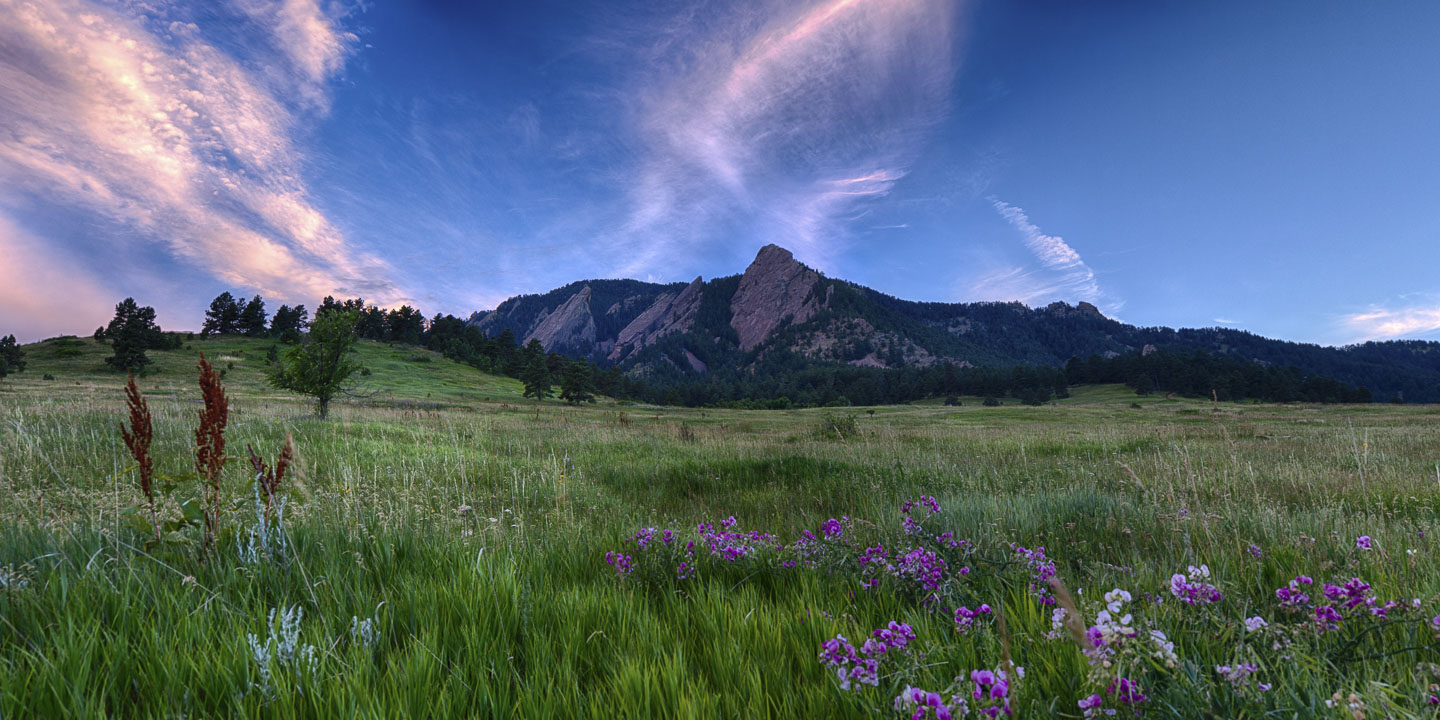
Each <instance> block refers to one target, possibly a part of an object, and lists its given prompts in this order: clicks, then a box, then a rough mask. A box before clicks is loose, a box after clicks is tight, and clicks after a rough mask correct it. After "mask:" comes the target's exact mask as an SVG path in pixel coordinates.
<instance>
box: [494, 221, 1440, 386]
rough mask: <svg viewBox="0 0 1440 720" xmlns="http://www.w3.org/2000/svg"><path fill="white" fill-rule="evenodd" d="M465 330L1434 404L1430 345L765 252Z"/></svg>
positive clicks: (691, 370) (716, 355)
mask: <svg viewBox="0 0 1440 720" xmlns="http://www.w3.org/2000/svg"><path fill="white" fill-rule="evenodd" d="M470 322H471V324H473V325H476V326H477V327H479V328H480V329H481V330H483V331H485V332H486V333H489V334H491V335H495V334H498V333H499V332H502V331H504V330H509V331H511V332H512V333H514V334H515V336H516V338H517V339H518V340H519V341H520V342H522V343H523V342H526V341H528V340H530V339H532V338H534V339H539V340H540V341H541V342H542V343H543V344H544V345H545V347H546V349H548V350H554V351H556V352H561V353H564V354H569V355H575V356H580V357H586V358H588V359H591V360H593V361H595V362H598V363H601V364H613V365H619V366H620V367H622V368H624V369H625V370H627V371H628V372H630V373H632V374H635V375H638V376H644V377H648V378H651V379H654V380H662V381H663V380H664V379H666V378H667V377H668V378H683V377H691V376H694V375H695V374H697V373H709V374H713V375H716V376H718V377H740V376H744V375H756V374H761V373H784V372H788V371H795V370H800V369H804V368H806V367H814V366H817V365H841V364H848V365H853V366H857V367H875V368H899V367H916V366H919V367H928V366H933V365H936V364H938V363H945V362H950V363H954V364H956V365H958V366H960V367H970V366H1011V365H1023V364H1032V365H1057V366H1058V365H1063V364H1065V362H1066V361H1067V360H1069V359H1070V358H1072V357H1080V358H1085V357H1089V356H1090V355H1092V354H1094V355H1101V356H1107V357H1108V356H1114V355H1118V354H1125V353H1134V352H1143V351H1146V350H1147V349H1161V350H1175V351H1193V350H1204V351H1206V352H1210V353H1214V354H1217V355H1223V356H1228V357H1235V358H1239V359H1242V360H1246V361H1253V362H1260V363H1266V364H1276V365H1284V366H1289V365H1293V366H1296V367H1298V368H1300V369H1301V370H1304V371H1306V372H1310V373H1315V374H1319V375H1324V376H1327V377H1332V378H1335V379H1337V380H1340V381H1342V382H1345V383H1347V384H1351V385H1358V386H1363V387H1367V388H1370V389H1371V390H1372V391H1374V393H1375V397H1376V399H1379V400H1388V399H1390V398H1392V397H1395V396H1397V395H1398V396H1400V397H1403V398H1404V399H1406V400H1409V401H1412V402H1436V401H1440V343H1436V342H1425V341H1392V342H1382V343H1374V342H1372V343H1365V344H1363V345H1356V346H1350V347H1343V348H1334V347H1323V346H1319V345H1311V344H1304V343H1293V342H1287V341H1283V340H1273V339H1269V338H1264V337H1260V336H1258V335H1255V334H1253V333H1249V332H1245V331H1243V330H1230V329H1225V328H1204V329H1179V330H1175V329H1171V328H1165V327H1152V328H1142V327H1136V326H1133V325H1127V324H1125V323H1121V322H1118V321H1116V320H1113V319H1111V318H1107V317H1105V316H1104V315H1103V314H1101V312H1100V311H1099V310H1098V309H1097V308H1096V307H1095V306H1094V305H1091V304H1089V303H1084V302H1082V303H1079V304H1078V305H1074V306H1072V305H1068V304H1066V303H1059V302H1057V303H1052V304H1050V305H1047V306H1045V307H1038V308H1030V307H1026V306H1025V305H1023V304H1021V303H1016V302H1010V303H1000V302H984V303H934V302H913V301H909V300H902V299H900V298H896V297H892V296H889V295H886V294H884V293H880V292H877V291H875V290H872V289H870V288H866V287H864V286H861V285H856V284H854V283H850V282H846V281H843V280H836V279H831V278H827V277H825V276H824V275H822V274H821V273H819V272H817V271H815V270H813V269H811V268H809V267H806V266H805V265H804V264H803V263H800V262H799V261H797V260H795V258H794V257H793V256H792V255H791V254H790V252H789V251H787V250H785V249H783V248H780V247H777V246H774V245H767V246H765V247H764V248H761V249H760V252H759V253H758V254H757V255H756V257H755V261H754V262H752V263H751V264H750V266H749V267H747V268H746V269H745V272H744V273H743V274H742V275H738V276H729V277H724V278H716V279H712V280H710V281H708V282H707V281H704V280H703V279H702V278H696V279H695V280H694V281H692V282H691V283H689V284H688V285H687V284H684V283H673V284H669V285H661V284H656V283H645V282H640V281H636V280H589V281H582V282H575V283H571V284H569V285H566V286H564V287H562V288H558V289H556V290H552V291H551V292H548V293H545V294H543V295H522V296H520V297H516V298H511V299H510V300H506V301H505V302H504V303H501V305H500V306H499V307H498V308H496V309H495V310H492V311H488V312H481V313H476V314H474V315H472V316H471V319H470Z"/></svg>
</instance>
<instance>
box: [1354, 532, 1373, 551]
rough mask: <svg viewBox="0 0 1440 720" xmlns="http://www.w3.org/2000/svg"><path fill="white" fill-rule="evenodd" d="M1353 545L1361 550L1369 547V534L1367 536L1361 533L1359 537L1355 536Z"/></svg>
mask: <svg viewBox="0 0 1440 720" xmlns="http://www.w3.org/2000/svg"><path fill="white" fill-rule="evenodd" d="M1355 547H1357V548H1360V549H1361V550H1369V549H1370V536H1369V535H1361V536H1360V537H1358V538H1355Z"/></svg>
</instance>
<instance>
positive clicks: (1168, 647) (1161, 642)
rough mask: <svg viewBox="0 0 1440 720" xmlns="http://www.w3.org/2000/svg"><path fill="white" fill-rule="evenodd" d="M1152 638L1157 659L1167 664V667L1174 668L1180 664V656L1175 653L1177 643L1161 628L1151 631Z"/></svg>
mask: <svg viewBox="0 0 1440 720" xmlns="http://www.w3.org/2000/svg"><path fill="white" fill-rule="evenodd" d="M1150 640H1151V641H1153V642H1154V643H1155V651H1154V652H1153V653H1152V655H1154V656H1155V659H1156V660H1159V661H1160V662H1162V663H1164V664H1165V667H1167V668H1173V667H1176V666H1178V665H1179V664H1180V658H1179V657H1177V656H1176V655H1175V643H1173V642H1170V639H1169V638H1167V637H1165V633H1163V632H1160V631H1159V630H1151V631H1150Z"/></svg>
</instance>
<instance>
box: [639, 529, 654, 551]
mask: <svg viewBox="0 0 1440 720" xmlns="http://www.w3.org/2000/svg"><path fill="white" fill-rule="evenodd" d="M654 537H655V528H641V529H640V530H639V532H636V533H635V546H636V547H638V548H640V549H641V550H644V549H645V546H646V545H649V544H650V540H651V539H653V538H654Z"/></svg>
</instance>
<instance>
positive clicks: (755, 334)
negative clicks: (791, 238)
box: [730, 245, 822, 352]
mask: <svg viewBox="0 0 1440 720" xmlns="http://www.w3.org/2000/svg"><path fill="white" fill-rule="evenodd" d="M819 280H820V274H819V273H817V272H815V271H814V270H811V269H810V268H808V267H805V265H803V264H801V263H800V262H799V261H797V260H796V259H795V256H794V255H791V254H790V251H789V250H786V249H785V248H782V247H779V246H777V245H766V246H765V247H763V248H760V253H759V254H758V255H756V256H755V261H754V262H752V263H750V267H748V268H745V274H744V275H743V276H741V278H740V287H739V289H737V290H736V291H735V296H734V297H733V298H731V299H730V312H731V318H730V326H731V327H733V328H735V333H736V334H737V335H738V336H739V337H740V349H741V350H745V351H747V352H748V351H750V350H754V349H755V348H756V347H757V346H759V345H760V344H761V343H763V342H765V340H766V339H767V338H769V337H770V334H771V333H773V332H775V330H776V328H779V327H780V326H781V325H783V324H785V323H786V322H790V323H802V322H805V321H806V320H809V319H810V318H812V317H814V316H815V313H817V312H819V311H820V308H821V307H822V304H821V299H820V298H819V297H816V296H815V294H814V290H815V284H816V283H817V282H819Z"/></svg>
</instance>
